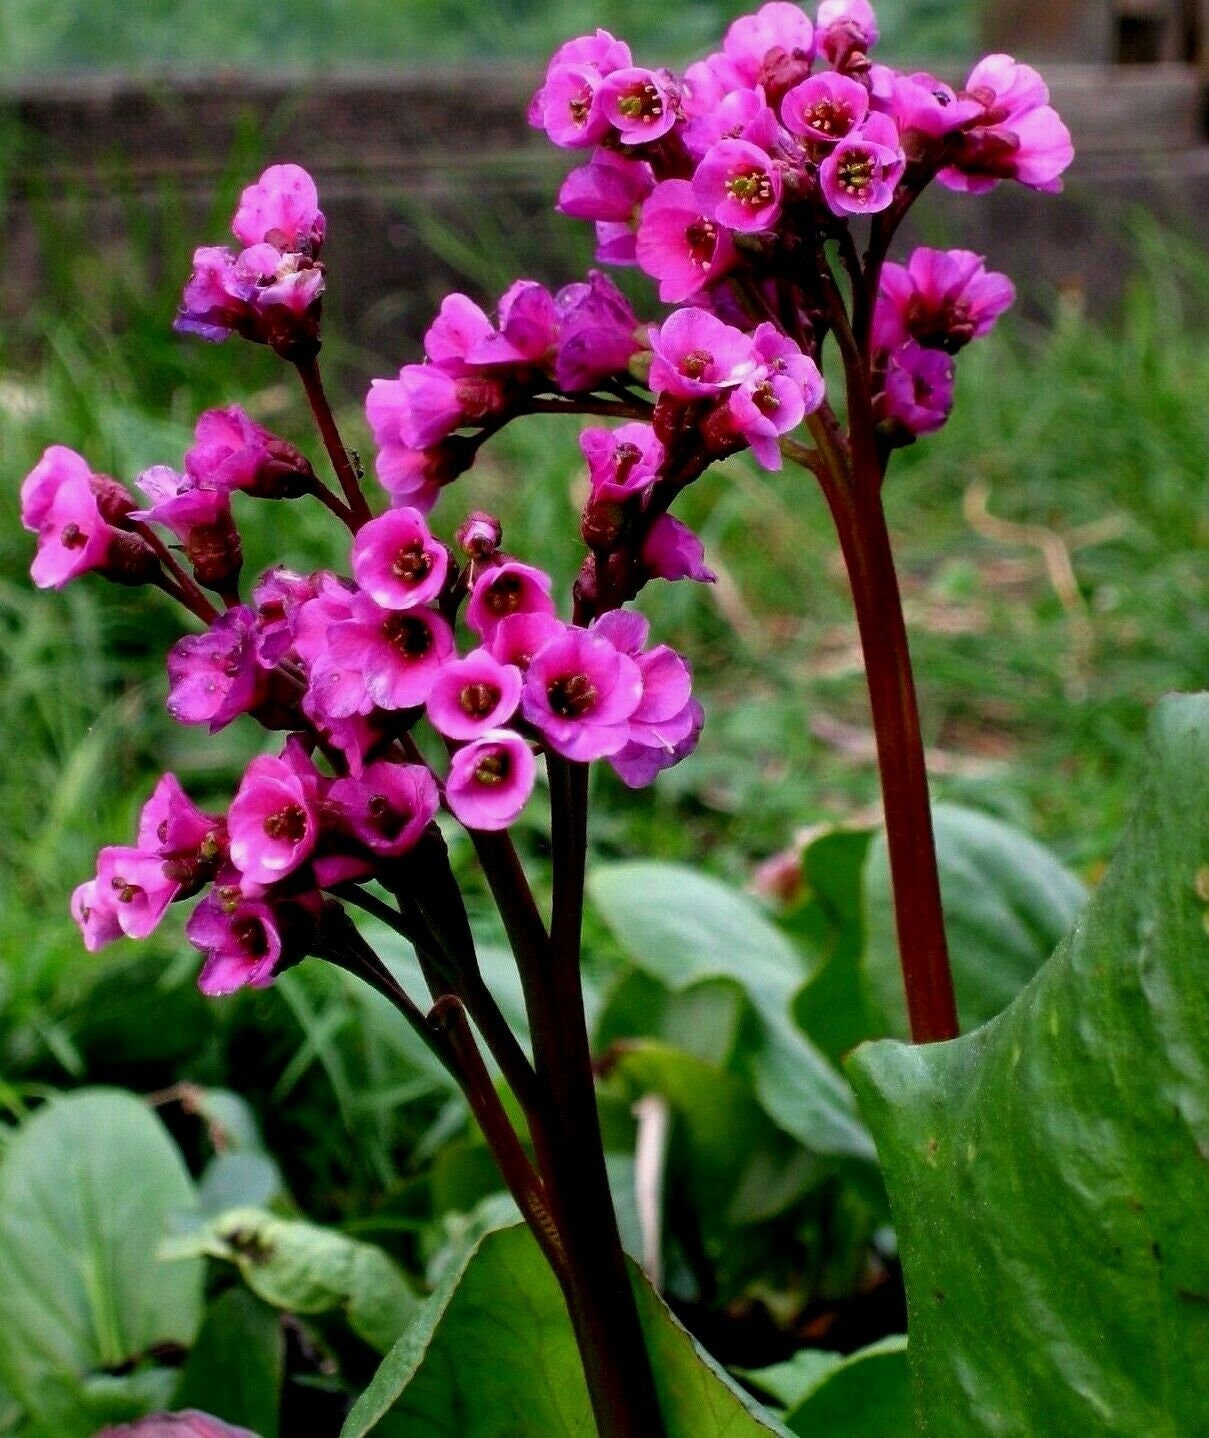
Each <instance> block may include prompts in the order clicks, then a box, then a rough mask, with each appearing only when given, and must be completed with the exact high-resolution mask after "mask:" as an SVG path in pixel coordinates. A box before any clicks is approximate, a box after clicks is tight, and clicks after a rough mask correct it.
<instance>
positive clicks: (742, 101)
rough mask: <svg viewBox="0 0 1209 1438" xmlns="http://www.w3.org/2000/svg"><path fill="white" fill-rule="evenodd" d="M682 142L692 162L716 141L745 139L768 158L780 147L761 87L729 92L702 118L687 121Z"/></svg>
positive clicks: (778, 130) (772, 115)
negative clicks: (768, 155)
mask: <svg viewBox="0 0 1209 1438" xmlns="http://www.w3.org/2000/svg"><path fill="white" fill-rule="evenodd" d="M683 139H684V148H685V149H686V150H687V151H688V153H689V155H690V156H691V158H692V159H694V160H696V161H700V160H702V159H704V158H705V156H706V154H707V153H708V152H709V151H710V150H711V149H713V147H714V146H715V145H716V144H717V143H718V142H719V140H748V141H750V142H751V143H752V144H753V145H755V146H756V147H757V148H758V149H761V150H763V151H765V152H766V153H767V154H770V155H771V154H773V153H774V152H775V150H776V149H777V147H778V145H779V144H780V140H781V128H780V126H779V125H778V123H777V117H776V115H775V114H773V111H772V108H771V106H770V105H769V104H768V100H767V98H766V96H765V94H764V90H763V87H762V86H761V87H758V88H757V89H754V90H749V89H747V88H743V89H741V90H731V91H730V93H729V94H726V95H723V96H722V98H721V99H720V100H719V101H718V103H717V104H716V105H714V106H713V108H712V109H710V110H709V111H707V112H706V113H705V114H704V115H698V116H696V118H695V119H692V120H690V121H689V123H688V124H687V125H686V126H685V127H684V135H683Z"/></svg>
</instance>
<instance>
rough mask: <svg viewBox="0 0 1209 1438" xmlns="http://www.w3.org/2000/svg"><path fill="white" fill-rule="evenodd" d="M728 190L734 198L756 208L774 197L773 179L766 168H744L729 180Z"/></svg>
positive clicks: (742, 203)
mask: <svg viewBox="0 0 1209 1438" xmlns="http://www.w3.org/2000/svg"><path fill="white" fill-rule="evenodd" d="M726 192H727V194H728V195H730V197H731V199H732V200H738V202H739V203H740V204H741V205H750V206H751V207H752V208H753V209H755V208H756V207H757V206H759V205H766V204H768V202H769V201H770V200H771V199H772V181H771V180H770V179H769V178H768V172H767V171H766V170H744V171H742V172H741V173H740V174H737V175H732V176H731V177H730V179H729V180H727V182H726Z"/></svg>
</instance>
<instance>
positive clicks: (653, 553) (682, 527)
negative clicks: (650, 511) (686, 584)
mask: <svg viewBox="0 0 1209 1438" xmlns="http://www.w3.org/2000/svg"><path fill="white" fill-rule="evenodd" d="M642 562H643V564H644V565H645V566H646V571H647V573H648V574H649V575H650V577H651V578H652V579H694V580H696V581H697V583H698V584H713V583H714V581H715V580H716V579H717V577H718V576H717V575H716V574H715V573H714V571H713V570H712V569H709V568H707V566H706V563H705V546H704V545H703V544H702V543H701V540H700V538H699V536H697V535H696V534H694V533H693V531H692V530H691V529H690V528H689V527H688V525H687V524H684V523H683V522H682V521H681V520H679V519H676V518H675V517H674V516H673V515H670V514H661V515H660V516H659V518H658V519H657V520H656V521H655V522H654V524H652V525H651V528H650V530H649V532H648V533H647V537H646V540H645V542H644V543H643V546H642Z"/></svg>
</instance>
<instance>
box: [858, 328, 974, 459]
mask: <svg viewBox="0 0 1209 1438" xmlns="http://www.w3.org/2000/svg"><path fill="white" fill-rule="evenodd" d="M953 379H954V375H953V361H952V360H951V359H950V358H949V356H948V355H947V354H945V353H944V351H943V350H938V349H924V348H923V347H922V346H920V345H918V344H916V343H915V342H914V341H913V340H912V341H909V342H908V343H907V344H905V345H903V346H902V347H901V348H900V349H898V350H896V351H895V352H894V353H893V354H892V355H891V356H890V357H889V359H888V361H887V364H886V377H885V381H884V384H883V388H882V392H881V393H880V394H878V395H876V396H875V397H874V401H873V411H874V414H875V415H876V417H877V420H878V423H879V424H880V425H881V426H882V427H883V428H884V429H886V430H887V431H888V432H889V433H890V435H891V436H892V437H893V438H895V439H896V440H898V442H900V443H904V442H905V443H909V442H910V441H911V440H912V439H915V438H916V437H918V436H919V435H921V434H932V433H933V432H934V431H935V430H938V429H940V427H941V426H942V425H943V424H944V422H945V420H947V419H948V417H949V411H950V410H951V409H952V408H953Z"/></svg>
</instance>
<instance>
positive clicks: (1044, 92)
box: [938, 55, 1075, 194]
mask: <svg viewBox="0 0 1209 1438" xmlns="http://www.w3.org/2000/svg"><path fill="white" fill-rule="evenodd" d="M963 98H968V99H971V100H975V101H977V102H978V103H979V104H980V105H982V107H983V112H982V114H981V115H980V116H979V117H978V118H977V119H976V120H974V121H972V122H971V123H970V124H969V125H968V126H967V127H966V129H965V130H964V132H963V134H962V135H961V136H960V137H959V138H958V140H957V141H956V144H955V153H953V156H952V163H951V164H950V165H948V166H946V167H945V168H944V169H942V170H941V171H940V174H939V176H938V178H939V180H940V182H941V184H942V185H947V186H948V187H949V189H951V190H968V191H969V192H971V193H972V194H984V193H985V192H986V191H987V190H991V189H994V187H995V186H996V185H997V184H998V183H999V181H1000V180H1019V181H1020V183H1021V184H1022V185H1028V186H1029V187H1030V188H1031V189H1034V190H1045V191H1048V192H1049V193H1051V194H1053V193H1056V192H1057V191H1059V190H1061V188H1062V180H1061V175H1062V173H1063V171H1064V170H1066V169H1067V167H1068V166H1069V165H1070V163H1071V161H1072V160H1073V159H1074V155H1075V151H1074V146H1073V145H1072V144H1071V138H1070V131H1069V130H1068V129H1067V127H1066V126H1065V125H1064V124H1063V123H1062V120H1061V119H1060V118H1059V115H1058V112H1057V111H1056V110H1055V109H1054V108H1053V107H1052V106H1051V105H1050V104H1049V90H1048V89H1047V88H1046V85H1045V82H1044V80H1042V78H1041V76H1040V75H1039V74H1038V73H1037V72H1036V70H1034V69H1033V68H1032V67H1031V66H1029V65H1020V64H1018V63H1017V62H1016V61H1015V60H1013V59H1012V58H1011V56H1010V55H988V56H987V57H986V58H985V59H984V60H980V61H979V63H978V64H977V65H975V67H974V69H973V70H972V71H971V73H970V78H969V79H968V80H967V81H966V88H965V91H964V92H963Z"/></svg>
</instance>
